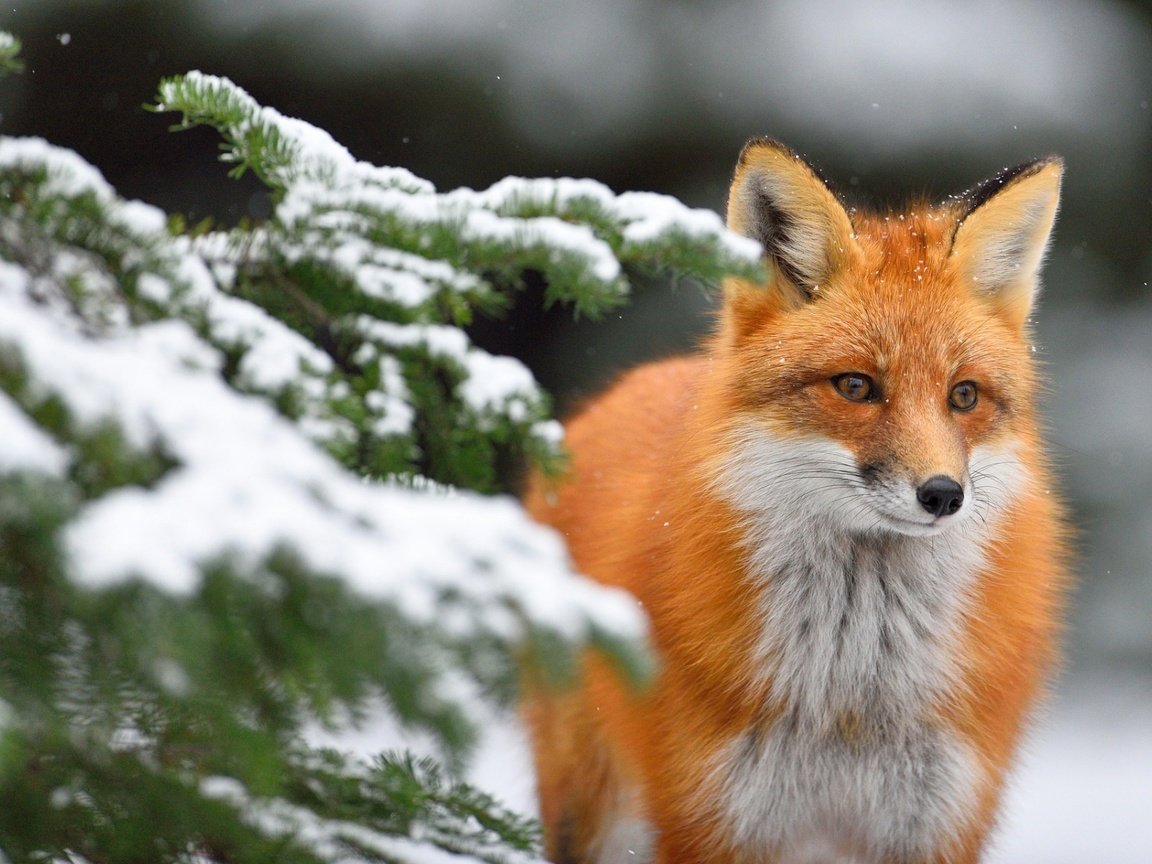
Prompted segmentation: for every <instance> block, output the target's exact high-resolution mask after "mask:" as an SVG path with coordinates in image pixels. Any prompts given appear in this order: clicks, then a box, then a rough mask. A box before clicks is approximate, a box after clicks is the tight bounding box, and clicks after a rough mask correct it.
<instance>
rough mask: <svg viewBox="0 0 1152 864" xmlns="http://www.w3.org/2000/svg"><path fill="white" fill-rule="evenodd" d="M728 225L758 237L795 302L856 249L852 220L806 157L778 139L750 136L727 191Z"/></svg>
mask: <svg viewBox="0 0 1152 864" xmlns="http://www.w3.org/2000/svg"><path fill="white" fill-rule="evenodd" d="M728 227H729V228H731V229H732V230H733V231H736V232H737V233H739V234H743V235H745V236H746V237H751V238H752V239H753V240H759V241H760V243H761V244H762V245H763V246H764V253H765V255H766V256H767V259H768V263H769V264H770V265H771V266H772V269H773V270H774V273H772V276H771V278H772V280H773V281H780V278H781V277H782V279H783V280H784V281H785V282H786V283H787V284H786V285H781V286H780V289H781V290H782V291H783V292H784V293H785V294H786V295H790V300H791V302H792V303H794V304H799V303H801V302H804V301H806V300H809V299H811V298H812V296H813V292H814V291H815V290H816V288H817V287H818V286H820V285H821V284H826V283H827V281H828V278H829V277H830V276H831V275H832V273H834V272H835V271H836V270H837V269H838V268H839V267H841V266H842V265H843V264H844V263H845V261H846V259H847V257H848V255H849V254H850V253H851V250H852V249H854V248H855V241H854V240H853V238H852V220H851V219H849V218H848V214H847V213H846V212H845V210H844V206H843V205H842V204H841V203H840V201H839V199H838V198H837V197H836V196H835V195H833V194H832V192H831V191H830V190H829V189H828V187H827V186H826V185H825V184H824V181H823V180H821V179H820V177H819V176H818V175H817V173H816V172H815V171H814V170H813V169H812V167H811V166H810V165H808V163H807V162H805V161H804V160H803V159H801V158H800V157H799V156H797V155H796V154H795V153H793V152H792V151H791V150H789V149H788V148H787V147H785V146H784V145H783V144H780V143H778V142H776V141H772V140H770V139H766V138H758V139H753V140H752V141H749V142H748V143H747V144H746V145H745V147H744V150H743V152H742V153H741V154H740V161H739V163H738V164H737V166H736V176H735V177H734V178H733V179H732V187H731V189H730V190H729V193H728Z"/></svg>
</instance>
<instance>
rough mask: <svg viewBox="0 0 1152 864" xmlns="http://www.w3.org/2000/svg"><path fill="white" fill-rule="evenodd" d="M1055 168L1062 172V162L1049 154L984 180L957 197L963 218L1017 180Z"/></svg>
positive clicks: (1057, 157) (1059, 158) (1013, 166)
mask: <svg viewBox="0 0 1152 864" xmlns="http://www.w3.org/2000/svg"><path fill="white" fill-rule="evenodd" d="M1049 166H1055V167H1056V168H1057V169H1059V170H1060V171H1063V170H1064V160H1063V159H1062V158H1061V157H1060V156H1057V155H1056V154H1054V153H1053V154H1049V155H1048V156H1041V157H1040V158H1039V159H1033V160H1031V161H1029V162H1021V163H1020V164H1019V165H1012V166H1011V167H1008V168H1005V169H1004V170H1002V171H1000V172H999V173H997V174H996V175H995V176H994V177H991V178H989V179H988V180H985V181H984V182H983V183H980V184H978V185H976V186H974V187H972V188H971V189H969V190H968V191H967V192H963V193H961V195H960V196H959V200H960V205H961V208H962V212H963V215H964V216H967V215H968V214H970V213H971V212H972V211H973V210H976V209H977V208H978V207H980V206H981V205H982V204H985V203H986V202H987V201H988V200H989V199H991V198H992V197H994V196H995V195H996V193H997V192H999V191H1000V190H1001V189H1004V188H1005V187H1007V186H1011V185H1012V184H1013V183H1015V182H1017V181H1018V180H1023V179H1024V178H1025V177H1031V176H1032V175H1034V174H1039V173H1040V172H1041V171H1043V170H1044V169H1045V168H1048V167H1049Z"/></svg>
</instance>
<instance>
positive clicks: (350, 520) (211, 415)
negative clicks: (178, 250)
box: [0, 271, 643, 639]
mask: <svg viewBox="0 0 1152 864" xmlns="http://www.w3.org/2000/svg"><path fill="white" fill-rule="evenodd" d="M9 272H10V271H9ZM4 284H5V285H6V286H7V285H8V283H7V281H6V282H5V283H4ZM9 287H10V286H9ZM0 344H4V345H6V346H12V347H14V348H15V349H16V350H17V352H18V353H19V355H20V357H21V360H22V362H23V364H24V366H25V368H26V369H27V373H28V375H29V378H30V381H31V384H30V386H31V387H33V388H34V390H35V391H36V392H39V393H44V394H47V393H54V394H57V395H58V396H59V397H60V398H61V399H62V400H63V402H64V404H65V405H66V406H67V408H68V409H69V411H70V412H71V414H72V416H73V419H74V421H75V422H76V423H78V424H79V425H80V426H81V427H92V426H95V425H97V424H100V423H102V422H104V421H109V420H111V421H113V422H115V423H117V424H118V425H119V427H120V428H121V430H122V432H123V434H124V436H125V438H126V439H127V441H128V442H129V443H130V444H131V446H133V447H135V448H138V449H141V450H145V449H148V448H152V447H158V448H160V449H161V450H163V451H164V452H165V453H166V454H168V455H169V456H170V457H171V458H173V459H174V460H175V461H176V462H177V467H176V468H174V469H172V470H171V471H170V472H169V473H168V474H166V475H165V476H164V477H162V478H161V479H160V480H159V481H158V482H157V483H156V485H155V486H154V487H153V488H143V487H123V488H118V489H115V490H113V491H111V492H109V493H107V494H105V495H104V496H103V497H101V498H98V499H96V500H94V501H91V502H89V503H88V504H87V505H85V506H84V508H83V509H82V511H81V513H80V515H79V517H78V518H77V519H76V521H74V522H73V523H71V524H70V525H69V526H68V527H67V528H66V530H65V547H66V549H67V552H68V555H69V560H70V561H71V571H72V575H73V578H74V579H75V580H76V581H77V582H78V583H79V584H82V585H85V586H88V587H93V588H99V587H102V586H107V585H112V584H116V583H118V582H120V581H123V580H125V579H129V578H141V579H144V580H146V581H148V582H149V583H151V584H153V585H155V586H156V587H158V588H160V589H161V590H164V591H168V592H172V593H176V594H184V593H188V592H190V591H194V590H195V589H196V587H197V586H198V584H199V580H200V566H201V565H202V564H204V563H206V562H209V561H212V560H217V559H220V558H224V557H230V558H232V559H234V560H236V561H237V562H238V563H239V564H240V565H241V567H255V566H258V564H259V562H261V561H262V560H264V559H265V558H266V557H267V556H269V555H270V554H272V553H273V552H274V551H275V550H276V549H277V548H278V547H280V546H289V547H291V548H293V549H295V550H296V551H297V553H298V554H299V555H300V556H301V558H302V559H303V561H304V562H305V563H306V564H307V565H309V566H310V567H312V568H313V569H314V570H316V571H318V572H323V573H329V574H332V575H335V576H338V577H341V578H343V579H344V580H345V581H346V582H347V583H348V585H349V586H350V587H351V588H352V589H353V590H354V591H356V592H358V593H360V594H361V595H362V596H365V597H368V598H371V599H374V600H380V601H384V602H388V603H390V604H394V605H395V606H397V607H398V608H399V609H400V610H401V611H402V612H403V613H404V614H406V615H407V616H408V617H410V618H412V619H414V620H416V621H419V622H423V623H424V624H426V625H428V626H437V624H438V618H439V616H440V615H442V614H444V613H445V610H446V608H447V606H446V605H445V604H448V601H446V600H444V598H445V597H446V596H449V595H451V596H453V597H456V598H458V599H457V600H456V601H455V602H456V603H457V604H458V605H459V606H460V607H461V608H467V609H469V610H470V611H471V613H472V614H470V615H469V616H465V618H464V620H466V621H468V622H469V623H470V624H471V626H472V627H473V628H474V631H473V633H480V632H493V631H497V632H500V633H501V635H513V636H515V633H516V632H519V630H520V628H522V626H523V625H522V624H520V623H519V622H520V621H521V620H522V619H521V618H520V617H519V615H518V614H510V613H511V612H514V611H515V610H521V611H522V613H523V615H524V616H526V619H527V620H528V621H532V622H534V624H535V625H536V626H539V627H542V628H545V629H551V630H553V631H555V632H557V633H559V634H562V635H564V636H566V637H571V638H575V639H580V638H584V637H585V636H587V635H588V633H589V627H591V626H596V627H599V628H603V629H605V630H608V631H610V632H615V633H618V634H620V635H624V636H637V635H640V634H642V633H643V624H642V621H641V618H640V616H639V614H638V613H637V612H636V610H635V608H634V605H633V604H632V602H631V601H630V600H629V599H628V598H626V597H625V596H624V595H623V594H622V593H619V592H612V591H603V590H601V589H598V588H596V587H595V586H593V585H592V584H591V583H587V582H585V581H583V580H580V579H578V578H577V577H576V576H574V575H573V574H572V573H571V570H570V565H569V563H568V559H567V555H566V552H565V550H564V547H563V544H562V542H561V541H560V539H559V538H558V537H557V536H556V535H555V534H553V533H552V532H550V531H547V530H546V529H543V528H541V527H538V526H536V525H534V524H533V523H532V522H531V521H530V520H529V519H528V517H527V516H526V515H525V514H524V512H523V511H522V509H521V508H520V507H519V506H518V505H517V504H516V503H515V502H513V501H511V500H510V499H490V498H482V497H480V496H477V495H472V494H465V493H458V494H455V495H451V496H431V495H425V494H420V493H416V492H411V491H407V490H402V489H396V488H389V487H381V486H378V485H370V484H365V483H363V482H361V481H360V480H359V479H358V478H356V477H354V476H352V475H350V474H347V473H346V472H344V471H343V470H342V469H341V468H340V467H339V466H338V465H337V464H336V463H334V462H333V461H331V460H330V459H329V457H327V455H326V454H324V453H322V452H321V451H319V450H318V449H317V448H316V447H315V446H314V445H312V444H311V443H310V442H309V441H308V440H307V439H305V438H304V437H303V436H302V435H301V434H300V433H299V431H297V429H296V428H295V427H294V426H293V425H292V424H291V423H290V422H289V421H287V420H286V419H284V418H283V417H281V416H280V415H279V414H277V413H276V412H275V411H274V410H273V409H272V408H271V407H270V406H269V405H268V404H267V403H265V402H264V401H262V400H259V399H256V398H251V397H244V396H241V395H240V394H238V393H236V391H234V390H231V389H230V388H229V387H228V386H227V385H226V384H225V383H224V382H223V381H221V380H220V378H219V376H218V374H217V372H216V369H215V368H214V365H213V364H212V363H210V362H206V361H208V360H210V359H211V358H212V356H213V354H212V349H210V348H208V347H207V346H205V345H204V343H203V342H201V341H200V340H199V339H198V338H197V337H196V336H195V334H194V333H193V332H192V331H191V329H190V328H189V327H188V326H187V325H186V324H184V323H182V322H179V321H165V322H160V323H157V324H150V325H146V326H142V327H139V328H137V329H135V330H130V331H127V332H124V333H119V334H116V335H110V336H107V337H105V338H103V339H99V340H94V339H91V338H88V337H86V336H83V335H80V334H79V333H77V332H76V331H75V329H73V328H69V327H68V326H66V325H65V324H64V323H62V322H60V321H58V320H54V319H53V318H52V317H50V316H47V315H45V314H44V313H43V311H42V310H41V309H40V308H39V307H37V306H36V305H35V304H34V303H33V302H32V301H30V300H29V299H28V298H26V297H24V296H22V295H21V294H20V293H19V292H16V291H11V290H4V291H0ZM190 360H191V361H198V362H190ZM3 404H5V405H6V406H7V403H3ZM14 416H18V415H15V414H14V413H13V412H12V411H11V410H9V411H5V413H4V414H3V415H0V417H2V419H3V421H4V424H5V426H4V428H6V429H7V428H9V427H11V428H12V429H13V430H15V432H16V434H17V435H20V433H21V429H23V431H24V432H25V433H27V432H28V430H27V429H26V428H24V427H25V426H26V424H23V426H22V425H21V424H20V423H19V421H18V420H17V421H13V420H12V417H14ZM18 440H19V441H20V442H22V443H23V444H24V445H25V446H24V447H23V449H22V450H16V449H15V448H13V449H11V450H10V451H9V455H6V456H5V457H4V458H5V460H6V464H8V463H10V462H11V461H12V460H13V459H15V458H17V456H16V455H15V454H23V456H24V457H26V458H27V459H28V460H31V461H30V462H29V463H28V464H32V465H34V466H35V465H40V466H42V467H44V466H46V467H49V468H52V467H56V468H59V466H60V464H61V463H60V459H61V458H62V457H61V456H59V455H55V456H54V455H52V454H53V453H55V452H56V451H55V450H53V449H52V447H51V445H50V444H49V443H48V442H46V441H45V440H44V439H43V436H42V435H41V436H40V437H36V436H35V435H34V434H24V435H23V436H22V437H21V438H19V439H18ZM157 538H163V542H157ZM448 605H451V604H448ZM593 622H595V624H594V625H593ZM510 630H511V631H512V633H511V634H510V633H509V631H510Z"/></svg>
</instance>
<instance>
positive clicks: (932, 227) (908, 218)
mask: <svg viewBox="0 0 1152 864" xmlns="http://www.w3.org/2000/svg"><path fill="white" fill-rule="evenodd" d="M958 215H959V214H958V213H957V211H956V210H955V209H954V208H952V207H949V206H947V205H945V206H940V207H932V206H929V205H927V204H922V205H915V206H912V207H909V208H907V209H905V210H900V211H894V212H891V213H884V214H876V213H866V212H863V211H856V210H853V211H852V213H851V218H852V227H853V230H854V232H855V234H854V239H855V240H856V243H857V246H858V247H859V249H860V252H861V259H860V260H859V261H858V262H857V265H858V268H859V269H860V270H863V271H865V272H867V271H871V272H872V273H874V274H876V275H877V276H878V277H885V276H887V277H889V278H908V277H911V278H913V279H915V277H916V276H917V275H920V276H923V275H924V274H925V273H927V272H929V271H935V272H937V273H939V272H941V271H942V270H943V268H944V267H945V266H946V265H947V261H948V257H949V255H950V253H951V251H952V239H953V237H954V236H955V234H956V225H957V219H958Z"/></svg>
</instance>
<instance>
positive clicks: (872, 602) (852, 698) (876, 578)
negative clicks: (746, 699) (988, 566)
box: [748, 525, 979, 725]
mask: <svg viewBox="0 0 1152 864" xmlns="http://www.w3.org/2000/svg"><path fill="white" fill-rule="evenodd" d="M767 535H770V536H767ZM748 549H749V559H748V560H749V566H750V571H751V575H752V578H754V579H756V580H757V581H758V582H759V583H760V586H761V593H760V598H761V615H762V620H763V626H762V635H761V639H760V642H759V645H758V654H759V657H758V659H759V660H760V661H761V663H762V664H763V665H762V668H763V669H764V673H765V675H766V676H767V678H768V679H769V680H770V681H771V694H772V697H773V701H774V702H776V703H777V704H780V705H786V706H788V709H789V710H790V711H791V712H794V713H795V715H796V717H797V719H800V720H803V721H805V722H809V723H815V724H818V725H826V724H828V723H843V722H845V721H846V720H849V721H851V722H856V721H858V720H861V721H862V720H868V719H871V720H872V721H875V722H877V723H881V724H888V723H894V722H895V723H901V722H902V721H905V720H907V721H915V720H917V719H918V718H922V717H923V715H924V711H925V709H926V708H927V707H928V706H930V705H931V704H932V703H933V702H934V701H935V700H937V699H938V698H940V697H941V696H943V695H944V694H946V693H947V692H948V691H949V690H950V689H951V688H952V687H953V686H954V685H955V682H956V679H957V672H958V660H957V658H958V653H959V652H958V647H957V641H958V639H959V635H960V634H959V629H960V626H961V617H962V615H963V610H964V605H965V600H966V598H967V595H968V592H969V589H970V586H971V583H972V581H973V578H974V575H975V571H976V568H977V566H978V564H979V555H978V551H977V547H976V546H975V544H972V545H970V546H969V545H966V544H964V543H963V542H962V541H957V542H951V541H950V540H949V538H946V537H935V538H919V537H903V536H883V535H863V536H861V535H857V536H846V535H842V534H839V533H838V532H837V531H835V530H834V529H829V528H826V527H824V528H822V527H821V526H812V525H807V526H800V525H796V526H792V527H791V529H789V528H786V527H785V526H784V525H771V526H763V527H762V528H761V529H760V530H757V529H752V530H750V531H749V536H748Z"/></svg>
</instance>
